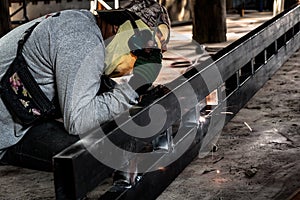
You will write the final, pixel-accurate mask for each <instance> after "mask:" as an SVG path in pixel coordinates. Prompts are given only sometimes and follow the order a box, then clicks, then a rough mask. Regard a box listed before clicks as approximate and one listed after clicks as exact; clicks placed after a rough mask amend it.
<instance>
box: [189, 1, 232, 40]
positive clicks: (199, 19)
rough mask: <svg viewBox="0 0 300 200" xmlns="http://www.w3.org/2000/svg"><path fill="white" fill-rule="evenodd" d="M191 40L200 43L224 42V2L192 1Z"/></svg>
mask: <svg viewBox="0 0 300 200" xmlns="http://www.w3.org/2000/svg"><path fill="white" fill-rule="evenodd" d="M192 12H193V39H194V40H195V41H197V42H199V43H200V44H201V43H215V42H225V41H226V32H227V27H226V0H193V4H192Z"/></svg>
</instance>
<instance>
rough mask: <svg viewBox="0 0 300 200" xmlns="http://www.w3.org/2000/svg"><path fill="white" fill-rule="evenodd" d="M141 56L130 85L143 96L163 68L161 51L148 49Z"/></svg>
mask: <svg viewBox="0 0 300 200" xmlns="http://www.w3.org/2000/svg"><path fill="white" fill-rule="evenodd" d="M144 52H146V53H141V54H139V56H138V58H137V60H136V62H135V64H134V68H133V77H132V78H131V79H130V81H129V85H130V86H131V87H132V88H133V89H134V90H135V91H136V92H137V93H138V94H139V95H141V94H143V93H145V92H146V91H147V89H148V88H149V87H151V85H152V83H153V82H154V81H155V80H156V78H157V76H158V74H159V72H160V70H161V67H162V53H161V50H160V49H150V51H149V49H146V50H144Z"/></svg>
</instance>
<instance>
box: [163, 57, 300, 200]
mask: <svg viewBox="0 0 300 200" xmlns="http://www.w3.org/2000/svg"><path fill="white" fill-rule="evenodd" d="M299 76H300V52H297V53H296V54H295V55H294V56H293V57H292V58H290V59H289V61H288V62H286V63H285V64H284V66H283V67H281V68H280V70H279V71H277V73H276V74H275V75H274V76H273V77H272V78H271V79H270V80H269V81H268V82H267V83H266V84H265V85H264V87H263V88H262V89H261V90H260V91H258V92H257V93H256V95H255V96H254V97H253V98H252V99H251V100H250V101H249V102H248V104H247V105H246V106H245V107H244V108H243V109H241V110H240V112H239V113H238V114H237V115H236V116H235V117H234V118H233V119H232V120H231V121H230V122H229V123H228V124H227V125H226V126H225V128H224V130H223V132H222V134H221V135H220V137H219V139H218V141H217V143H216V144H215V145H216V146H215V147H217V148H214V149H217V151H216V152H210V153H209V154H207V155H206V156H205V157H204V158H197V159H195V160H194V161H193V162H192V163H191V164H190V165H189V166H188V167H187V168H186V169H185V170H184V171H183V173H181V174H180V175H179V176H178V177H177V178H176V180H175V181H174V182H173V183H172V184H171V185H170V186H169V187H168V188H167V189H166V190H165V192H164V193H163V194H162V195H161V196H160V197H159V198H158V200H163V199H164V200H171V199H172V200H173V199H189V200H190V199H195V200H199V199H201V200H204V199H205V200H215V199H216V200H240V199H244V200H247V199H253V200H264V199H265V200H269V199H278V200H283V199H290V198H291V195H292V194H293V193H294V192H295V191H296V190H297V189H299V188H300V77H299Z"/></svg>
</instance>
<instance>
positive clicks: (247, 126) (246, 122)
mask: <svg viewBox="0 0 300 200" xmlns="http://www.w3.org/2000/svg"><path fill="white" fill-rule="evenodd" d="M244 124H245V125H246V126H247V127H248V129H249V130H250V132H252V131H253V130H252V128H251V127H250V126H249V124H247V122H244Z"/></svg>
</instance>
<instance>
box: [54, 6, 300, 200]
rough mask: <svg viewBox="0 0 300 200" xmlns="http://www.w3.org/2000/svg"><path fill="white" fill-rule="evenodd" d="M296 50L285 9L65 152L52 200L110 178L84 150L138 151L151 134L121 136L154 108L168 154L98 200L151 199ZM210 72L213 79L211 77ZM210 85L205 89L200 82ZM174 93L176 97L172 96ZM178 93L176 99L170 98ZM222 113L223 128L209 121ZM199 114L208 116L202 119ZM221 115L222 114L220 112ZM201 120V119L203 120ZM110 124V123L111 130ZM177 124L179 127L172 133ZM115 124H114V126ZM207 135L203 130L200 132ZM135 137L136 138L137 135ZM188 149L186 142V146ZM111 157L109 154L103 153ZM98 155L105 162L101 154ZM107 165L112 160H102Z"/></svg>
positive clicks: (293, 16) (299, 31)
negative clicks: (160, 110) (159, 112)
mask: <svg viewBox="0 0 300 200" xmlns="http://www.w3.org/2000/svg"><path fill="white" fill-rule="evenodd" d="M299 48H300V6H297V7H294V8H291V9H289V10H287V11H285V12H283V13H281V14H279V15H277V16H276V17H274V18H272V19H271V20H269V21H267V22H265V23H264V24H263V25H261V26H260V27H258V28H256V29H255V30H253V31H251V32H250V33H248V34H247V35H245V36H244V37H242V38H240V39H239V40H237V41H235V42H234V43H232V44H231V45H229V46H227V47H226V48H224V49H222V50H221V51H219V52H217V53H216V54H215V55H213V56H212V58H211V59H208V60H206V61H204V62H201V63H198V64H196V65H195V66H194V67H193V68H192V69H191V70H190V71H188V72H187V73H185V74H184V75H183V77H178V78H177V79H175V80H174V81H172V82H171V83H170V84H168V85H167V86H168V88H171V91H170V92H165V91H162V90H159V89H158V90H157V92H156V93H155V94H154V95H156V98H155V101H154V102H152V103H150V105H149V106H146V107H144V109H142V110H139V111H138V112H137V113H135V114H131V116H130V114H128V113H123V114H122V115H120V116H119V117H118V118H117V119H116V120H114V121H110V122H108V123H106V124H104V125H103V126H102V127H101V130H102V131H104V133H105V136H103V137H99V134H98V133H99V131H100V129H95V130H94V131H92V132H91V133H89V134H88V135H87V136H86V137H85V138H83V139H82V140H80V141H79V142H77V143H75V144H74V145H72V146H70V147H69V148H67V149H65V150H64V151H62V152H61V153H59V154H58V155H56V156H55V157H54V182H55V191H56V198H57V199H81V198H84V197H85V195H86V194H87V192H89V191H91V190H93V189H94V188H95V187H96V186H97V185H98V184H100V183H101V182H103V181H104V180H106V178H108V177H110V176H111V174H112V172H113V169H111V168H109V167H107V166H106V165H104V164H102V163H101V162H99V161H98V160H97V159H96V158H94V157H93V156H92V155H91V153H90V151H88V150H87V148H86V147H89V150H91V149H92V150H93V149H94V150H95V149H97V150H99V151H101V149H102V148H105V144H106V142H107V141H108V140H109V141H111V142H113V143H114V144H115V145H116V146H122V145H124V144H132V143H133V142H132V141H134V144H135V151H137V152H139V151H141V150H143V148H144V147H145V144H147V143H149V142H151V141H153V139H155V138H156V137H158V135H159V134H160V133H159V134H157V135H154V136H152V137H148V138H135V137H133V136H131V135H128V134H126V133H125V132H124V131H123V130H124V128H126V126H127V125H129V124H131V123H132V122H134V123H137V124H141V126H142V125H145V124H143V123H145V121H147V120H146V119H148V118H149V116H148V114H149V113H148V112H149V109H151V108H153V107H155V106H157V105H160V106H162V107H164V109H165V111H166V113H167V119H166V122H165V124H164V126H163V128H162V129H161V132H164V131H166V130H169V132H170V134H171V136H174V135H176V134H178V133H179V132H180V135H179V136H178V135H176V137H174V138H173V140H174V141H173V144H174V145H173V148H174V150H173V151H168V152H167V153H161V152H154V154H155V153H156V155H157V158H158V159H157V161H156V162H155V163H154V164H153V167H155V169H157V170H155V171H151V169H149V172H148V173H147V172H145V173H143V174H142V176H141V179H140V181H138V182H137V184H135V185H134V186H133V187H131V188H129V189H126V190H124V191H122V192H118V191H113V190H111V189H109V190H108V191H107V192H106V193H105V194H104V195H103V196H102V197H101V199H155V198H156V197H157V196H158V195H159V194H160V193H161V192H162V191H163V190H164V189H165V188H166V187H167V186H168V185H169V184H170V183H171V182H172V181H173V180H174V179H175V177H176V176H177V175H178V174H179V173H180V172H181V171H182V170H183V169H184V168H185V167H186V166H187V165H188V164H189V163H190V162H191V161H192V160H193V159H194V158H195V157H196V156H197V155H198V152H199V149H200V148H201V146H203V145H204V144H203V141H205V140H206V139H207V138H210V137H211V138H213V136H214V135H215V134H216V133H218V132H220V131H221V130H222V127H223V125H224V123H227V122H228V121H229V120H230V119H231V118H232V117H233V116H234V115H235V114H236V113H237V112H238V111H239V110H240V109H241V108H242V107H243V106H244V105H245V104H246V103H247V102H248V101H249V100H250V99H251V97H252V96H253V95H254V94H255V93H256V92H257V91H258V90H259V89H260V88H261V87H262V86H263V85H264V83H265V82H266V81H267V80H268V79H269V78H270V77H271V76H272V75H273V74H274V73H275V72H276V71H277V70H278V69H279V68H280V67H281V66H282V65H283V63H284V62H285V61H286V60H287V59H288V58H289V57H290V56H291V55H292V54H293V53H294V52H295V51H296V50H298V49H299ZM214 71H218V72H219V74H220V76H221V79H214V77H211V74H213V72H214ZM207 78H209V79H210V85H209V87H208V86H207V82H206V79H207ZM186 87H192V88H193V94H192V95H196V97H197V102H193V101H190V98H189V96H188V95H189V94H188V93H186V90H185V88H186ZM215 90H217V91H218V101H217V102H218V104H217V105H216V106H211V107H210V108H209V109H208V106H209V105H206V104H205V103H204V102H205V98H206V97H207V96H208V95H209V94H210V93H211V92H213V91H215ZM174 94H176V95H174ZM178 94H179V95H180V94H182V96H178ZM225 108H230V109H227V111H230V112H231V114H227V115H226V118H225V121H222V120H214V117H215V116H218V115H220V113H222V112H223V111H226V110H224V109H225ZM199 109H200V110H202V111H206V113H204V114H205V116H204V115H203V117H206V122H205V123H200V126H198V125H197V124H193V123H192V124H191V123H190V122H189V120H188V119H189V118H190V117H191V116H192V117H194V114H195V111H196V112H198V110H199ZM207 110H210V111H209V112H207ZM224 113H225V114H226V113H227V112H224ZM202 114H203V112H201V113H200V115H202ZM207 116H209V117H207ZM116 121H118V123H116ZM178 123H181V126H180V127H179V128H178ZM117 124H121V125H117ZM208 130H209V131H208ZM139 134H140V135H143V133H142V132H141V133H139ZM191 139H192V140H193V141H192V143H189V141H190V140H191ZM186 145H189V146H188V149H187V150H186V151H185V153H184V154H183V155H182V156H180V157H179V158H178V159H176V160H175V161H174V162H172V163H171V164H170V165H168V166H167V167H164V168H159V165H160V162H159V160H162V159H171V158H172V156H174V154H175V152H176V151H178V150H180V149H181V148H183V147H184V146H186ZM111 151H113V149H112V150H111ZM104 156H105V155H104ZM106 157H107V159H112V158H111V157H110V156H109V154H108V155H106Z"/></svg>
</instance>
